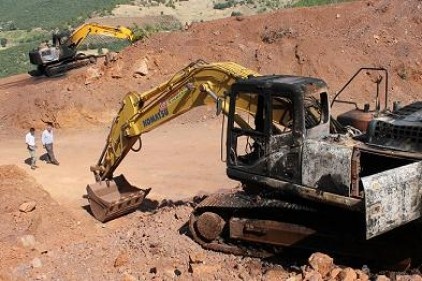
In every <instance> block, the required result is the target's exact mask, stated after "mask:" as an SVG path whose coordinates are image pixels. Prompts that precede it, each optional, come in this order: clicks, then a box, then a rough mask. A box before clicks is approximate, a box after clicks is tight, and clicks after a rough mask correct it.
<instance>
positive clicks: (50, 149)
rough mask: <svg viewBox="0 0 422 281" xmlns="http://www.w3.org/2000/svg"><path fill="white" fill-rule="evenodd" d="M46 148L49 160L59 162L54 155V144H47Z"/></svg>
mask: <svg viewBox="0 0 422 281" xmlns="http://www.w3.org/2000/svg"><path fill="white" fill-rule="evenodd" d="M45 150H47V156H48V157H47V161H48V162H52V163H58V161H57V159H56V157H55V156H54V150H53V144H52V143H49V144H45Z"/></svg>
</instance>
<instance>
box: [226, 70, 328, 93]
mask: <svg viewBox="0 0 422 281" xmlns="http://www.w3.org/2000/svg"><path fill="white" fill-rule="evenodd" d="M326 89H327V84H326V83H325V82H324V81H323V80H321V79H318V78H313V77H304V76H290V75H268V76H252V77H249V78H248V79H244V80H240V81H237V82H236V83H235V84H234V85H233V87H232V90H233V91H234V92H241V91H253V92H261V91H270V92H272V95H273V96H278V95H279V96H286V94H288V95H292V94H293V95H303V96H305V95H308V94H312V93H319V92H322V91H326Z"/></svg>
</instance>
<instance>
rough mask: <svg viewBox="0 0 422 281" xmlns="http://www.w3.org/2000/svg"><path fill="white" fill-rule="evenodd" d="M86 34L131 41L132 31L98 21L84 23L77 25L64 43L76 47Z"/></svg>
mask: <svg viewBox="0 0 422 281" xmlns="http://www.w3.org/2000/svg"><path fill="white" fill-rule="evenodd" d="M88 35H104V36H110V37H114V38H120V39H126V40H128V41H133V32H132V30H130V29H129V28H126V27H124V26H117V27H112V26H107V25H101V24H98V23H86V24H83V25H81V26H80V27H78V28H77V29H76V30H75V31H74V32H73V33H72V34H71V35H70V37H69V39H68V40H67V41H66V43H65V45H68V46H72V47H73V48H76V47H78V46H79V45H80V44H81V43H82V41H83V40H84V39H85V38H86V37H87V36H88Z"/></svg>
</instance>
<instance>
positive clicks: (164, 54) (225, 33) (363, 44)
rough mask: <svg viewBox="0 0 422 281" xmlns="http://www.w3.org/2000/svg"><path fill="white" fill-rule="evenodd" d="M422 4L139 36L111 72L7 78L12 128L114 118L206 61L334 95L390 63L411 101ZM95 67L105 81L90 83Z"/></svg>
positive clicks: (375, 2)
mask: <svg viewBox="0 0 422 281" xmlns="http://www.w3.org/2000/svg"><path fill="white" fill-rule="evenodd" d="M421 10H422V3H421V1H418V0H409V1H405V2H403V1H400V0H371V1H358V2H351V3H344V4H340V5H335V6H334V5H333V6H325V7H316V8H298V9H286V10H280V11H277V12H274V13H271V14H265V15H257V16H251V17H231V18H227V19H223V20H218V21H211V22H205V23H195V24H193V25H192V26H190V27H189V28H187V30H184V31H180V32H172V33H160V34H156V35H154V36H152V37H151V38H149V39H147V40H146V41H145V42H137V43H136V44H135V45H133V46H130V47H128V48H127V49H125V50H124V51H123V52H122V53H121V54H119V56H120V59H119V60H118V61H117V62H116V63H115V65H114V67H112V68H111V69H105V68H104V66H102V64H101V62H99V63H98V66H97V67H96V69H95V68H91V69H86V68H85V69H80V70H76V71H72V72H69V73H68V74H67V75H66V76H64V77H61V78H56V79H47V78H38V79H35V78H29V77H27V76H25V75H21V76H15V77H9V78H6V79H2V80H0V101H1V102H2V103H1V104H2V106H1V107H0V116H1V118H2V120H3V122H2V126H4V127H8V126H14V127H18V128H25V127H28V126H36V127H40V126H42V121H54V122H57V123H58V124H59V125H60V126H61V127H86V126H90V125H92V124H94V125H95V124H97V123H99V122H109V121H110V120H111V117H112V116H113V114H114V113H115V111H116V109H117V108H118V103H119V101H120V100H121V98H122V97H123V96H124V94H125V93H126V92H128V91H129V90H136V91H142V90H146V89H149V88H150V87H152V86H155V85H157V84H158V83H160V82H162V81H164V80H165V79H167V78H169V77H170V76H171V75H172V74H173V73H174V72H176V71H177V70H179V69H181V68H182V67H184V66H186V65H187V64H188V63H189V62H191V61H195V60H197V59H204V60H206V61H210V62H212V61H227V60H228V61H235V62H237V63H239V64H241V65H244V66H246V67H249V68H252V69H254V70H257V71H259V72H260V73H263V74H273V73H282V74H295V75H309V76H318V77H322V78H323V79H324V80H326V81H327V82H328V84H329V85H330V87H331V91H332V92H333V91H335V90H338V89H339V88H340V87H341V86H342V85H343V84H344V83H345V82H346V81H347V80H348V78H349V77H350V76H351V75H352V74H353V73H354V72H355V71H356V70H357V69H358V68H359V67H362V66H378V67H385V68H387V69H388V70H389V71H390V92H391V95H390V99H391V100H401V101H402V102H403V103H407V102H409V101H410V100H413V99H417V98H419V99H420V98H421V96H422V94H421V92H422V91H421V90H422V70H421V63H422V53H421V52H420V48H421V47H422V41H421V37H422V28H421V27H422V13H421ZM144 59H145V60H146V62H147V64H148V68H149V73H148V75H147V76H145V77H140V78H134V77H133V71H134V68H135V67H136V64H137V63H136V62H137V61H141V60H144ZM92 72H94V73H96V75H97V76H98V78H97V79H91V80H90V81H87V80H86V77H87V75H88V76H92ZM94 76H95V75H94ZM113 76H114V77H116V76H117V77H119V78H113ZM353 89H355V91H354V93H350V94H349V98H350V99H353V100H356V101H359V102H363V101H365V100H370V98H368V94H369V92H368V87H365V89H363V90H362V89H361V90H358V88H357V87H355V88H353ZM372 89H373V88H371V90H372Z"/></svg>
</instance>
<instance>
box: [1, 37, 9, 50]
mask: <svg viewBox="0 0 422 281" xmlns="http://www.w3.org/2000/svg"><path fill="white" fill-rule="evenodd" d="M0 45H1V46H2V47H3V48H4V47H6V45H7V39H6V38H0Z"/></svg>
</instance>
